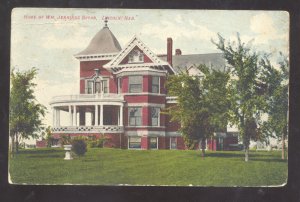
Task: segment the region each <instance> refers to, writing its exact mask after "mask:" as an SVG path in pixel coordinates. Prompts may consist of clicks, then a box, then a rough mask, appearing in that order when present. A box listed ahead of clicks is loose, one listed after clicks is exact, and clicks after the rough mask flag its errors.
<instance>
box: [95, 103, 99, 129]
mask: <svg viewBox="0 0 300 202" xmlns="http://www.w3.org/2000/svg"><path fill="white" fill-rule="evenodd" d="M98 114H99V112H98V105H95V126H98Z"/></svg>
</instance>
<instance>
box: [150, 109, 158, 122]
mask: <svg viewBox="0 0 300 202" xmlns="http://www.w3.org/2000/svg"><path fill="white" fill-rule="evenodd" d="M150 110H151V126H159V113H160V108H159V107H150Z"/></svg>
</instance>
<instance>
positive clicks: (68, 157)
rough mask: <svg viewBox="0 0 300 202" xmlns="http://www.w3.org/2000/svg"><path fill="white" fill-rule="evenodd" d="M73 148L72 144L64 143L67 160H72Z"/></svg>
mask: <svg viewBox="0 0 300 202" xmlns="http://www.w3.org/2000/svg"><path fill="white" fill-rule="evenodd" d="M71 149H72V145H70V144H67V145H64V150H65V151H66V154H65V158H64V159H65V160H72V159H73V158H72V154H71Z"/></svg>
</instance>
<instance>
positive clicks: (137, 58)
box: [128, 50, 144, 63]
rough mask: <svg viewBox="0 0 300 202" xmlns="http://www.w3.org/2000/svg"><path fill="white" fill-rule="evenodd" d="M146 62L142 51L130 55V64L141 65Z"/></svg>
mask: <svg viewBox="0 0 300 202" xmlns="http://www.w3.org/2000/svg"><path fill="white" fill-rule="evenodd" d="M141 62H144V54H143V53H142V52H141V51H140V50H133V51H132V52H131V53H130V54H129V55H128V63H141Z"/></svg>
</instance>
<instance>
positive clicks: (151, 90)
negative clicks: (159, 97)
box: [149, 76, 160, 94]
mask: <svg viewBox="0 0 300 202" xmlns="http://www.w3.org/2000/svg"><path fill="white" fill-rule="evenodd" d="M153 77H158V92H157V93H153V92H152V86H153ZM149 93H153V94H160V76H151V92H149Z"/></svg>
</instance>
